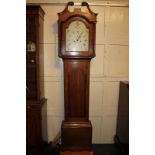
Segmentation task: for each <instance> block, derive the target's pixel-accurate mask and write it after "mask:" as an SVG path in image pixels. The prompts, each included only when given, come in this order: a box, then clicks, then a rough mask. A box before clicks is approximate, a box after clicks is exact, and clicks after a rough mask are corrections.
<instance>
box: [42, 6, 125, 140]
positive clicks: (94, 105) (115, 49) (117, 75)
mask: <svg viewBox="0 0 155 155" xmlns="http://www.w3.org/2000/svg"><path fill="white" fill-rule="evenodd" d="M42 8H43V10H44V11H45V18H44V43H43V45H44V74H43V75H42V77H41V78H42V82H43V83H44V85H45V86H44V87H45V97H46V98H47V99H48V102H47V113H46V111H44V115H45V114H46V115H47V118H48V122H47V133H46V132H45V126H44V127H43V136H44V139H45V140H47V141H52V140H53V139H54V137H55V136H56V134H57V133H58V131H59V130H60V125H61V121H62V119H63V117H64V112H63V110H64V107H63V64H62V60H61V59H60V58H58V51H57V34H58V32H57V20H58V16H57V13H58V12H61V11H62V10H63V9H64V6H42ZM90 8H91V9H92V11H94V12H96V13H98V18H97V21H98V22H97V30H96V57H95V58H94V59H92V62H91V76H90V120H91V121H92V124H93V143H113V136H114V134H115V130H116V116H117V106H118V94H119V81H122V80H128V7H110V6H91V7H90ZM43 120H44V119H43Z"/></svg>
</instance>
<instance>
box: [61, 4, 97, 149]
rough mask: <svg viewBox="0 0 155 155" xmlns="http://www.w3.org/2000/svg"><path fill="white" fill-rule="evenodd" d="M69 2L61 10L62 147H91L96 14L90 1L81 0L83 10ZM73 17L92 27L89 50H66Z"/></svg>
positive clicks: (74, 19)
mask: <svg viewBox="0 0 155 155" xmlns="http://www.w3.org/2000/svg"><path fill="white" fill-rule="evenodd" d="M73 5H74V3H73V2H68V3H67V5H66V8H65V9H64V11H62V12H61V13H58V17H59V19H58V33H59V51H58V52H59V54H58V55H59V57H60V58H62V59H63V63H64V104H65V105H64V106H65V120H64V121H63V122H62V127H61V132H62V151H65V150H73V151H74V150H75V151H77V150H91V145H92V124H91V122H90V120H89V72H90V61H91V59H92V58H93V57H95V35H96V17H97V14H96V13H93V12H92V11H91V10H90V8H89V5H88V3H86V2H82V4H81V7H85V8H86V10H85V11H84V12H82V11H81V9H80V8H75V9H74V11H73V12H70V11H69V10H68V7H69V6H73ZM73 21H81V22H83V23H84V24H85V26H86V27H87V28H88V29H89V46H88V51H74V52H73V51H66V29H67V28H68V26H69V24H70V23H71V22H73Z"/></svg>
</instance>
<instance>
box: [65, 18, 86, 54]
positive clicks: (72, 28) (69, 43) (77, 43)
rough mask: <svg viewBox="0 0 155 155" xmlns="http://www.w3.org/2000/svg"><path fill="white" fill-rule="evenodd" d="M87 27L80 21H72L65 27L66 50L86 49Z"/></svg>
mask: <svg viewBox="0 0 155 155" xmlns="http://www.w3.org/2000/svg"><path fill="white" fill-rule="evenodd" d="M88 38H89V29H88V28H87V27H86V26H85V24H84V23H83V22H81V21H73V22H72V23H70V25H69V27H68V28H67V29H66V51H70V52H72V51H73V52H74V51H88V46H89V39H88Z"/></svg>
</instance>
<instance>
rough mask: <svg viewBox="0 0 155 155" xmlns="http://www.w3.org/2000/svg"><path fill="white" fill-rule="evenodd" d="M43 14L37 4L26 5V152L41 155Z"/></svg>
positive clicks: (28, 154)
mask: <svg viewBox="0 0 155 155" xmlns="http://www.w3.org/2000/svg"><path fill="white" fill-rule="evenodd" d="M43 16H44V11H43V10H42V9H41V7H39V6H26V154H27V155H43V141H42V134H41V109H42V106H43V105H44V103H45V102H46V99H45V98H44V93H43V86H41V83H40V74H41V70H40V68H43V48H42V44H41V43H42V42H43Z"/></svg>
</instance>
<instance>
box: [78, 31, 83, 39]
mask: <svg viewBox="0 0 155 155" xmlns="http://www.w3.org/2000/svg"><path fill="white" fill-rule="evenodd" d="M82 33H83V32H81V33H80V34H79V36H78V37H77V39H76V41H79V39H80V37H81V35H82Z"/></svg>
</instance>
